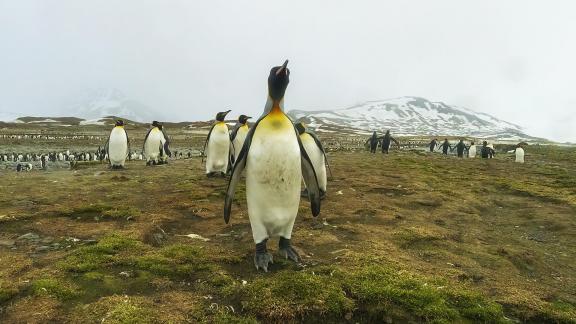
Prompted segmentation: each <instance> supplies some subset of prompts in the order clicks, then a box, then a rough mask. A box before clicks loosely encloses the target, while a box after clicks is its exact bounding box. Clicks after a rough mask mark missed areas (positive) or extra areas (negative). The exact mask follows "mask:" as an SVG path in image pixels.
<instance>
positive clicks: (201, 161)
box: [200, 122, 217, 163]
mask: <svg viewBox="0 0 576 324" xmlns="http://www.w3.org/2000/svg"><path fill="white" fill-rule="evenodd" d="M216 124H217V122H216V123H214V124H213V125H212V127H210V131H208V136H206V142H204V148H203V149H202V160H200V163H203V162H204V157H205V156H206V146H207V145H208V141H209V140H210V135H211V134H212V130H213V129H214V126H216Z"/></svg>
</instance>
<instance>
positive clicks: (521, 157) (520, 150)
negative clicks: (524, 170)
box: [514, 144, 524, 163]
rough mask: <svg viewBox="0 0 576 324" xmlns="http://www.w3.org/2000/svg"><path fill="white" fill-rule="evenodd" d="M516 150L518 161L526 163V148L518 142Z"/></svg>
mask: <svg viewBox="0 0 576 324" xmlns="http://www.w3.org/2000/svg"><path fill="white" fill-rule="evenodd" d="M514 151H515V152H514V153H516V163H524V149H523V148H522V146H521V145H520V144H518V145H517V146H516V149H515V150H514Z"/></svg>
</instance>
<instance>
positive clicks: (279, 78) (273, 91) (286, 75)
mask: <svg viewBox="0 0 576 324" xmlns="http://www.w3.org/2000/svg"><path fill="white" fill-rule="evenodd" d="M287 65H288V60H286V61H285V62H284V64H282V65H281V66H275V67H273V68H272V69H271V70H270V75H269V76H268V95H269V96H270V98H272V100H274V101H281V100H282V98H284V94H285V93H286V88H287V87H288V82H290V70H289V69H288V68H287V67H286V66H287Z"/></svg>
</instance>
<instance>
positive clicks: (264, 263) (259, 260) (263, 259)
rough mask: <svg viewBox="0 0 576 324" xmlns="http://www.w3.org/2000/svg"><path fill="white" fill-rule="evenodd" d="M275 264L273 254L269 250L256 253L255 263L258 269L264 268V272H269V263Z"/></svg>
mask: <svg viewBox="0 0 576 324" xmlns="http://www.w3.org/2000/svg"><path fill="white" fill-rule="evenodd" d="M269 263H270V264H274V260H273V259H272V254H270V253H268V252H264V253H258V252H256V254H255V255H254V265H255V266H256V270H260V269H262V270H264V272H268V264H269Z"/></svg>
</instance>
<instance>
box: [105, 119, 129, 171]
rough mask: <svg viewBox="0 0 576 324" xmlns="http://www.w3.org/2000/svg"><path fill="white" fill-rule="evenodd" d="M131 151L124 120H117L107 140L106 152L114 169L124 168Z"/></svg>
mask: <svg viewBox="0 0 576 324" xmlns="http://www.w3.org/2000/svg"><path fill="white" fill-rule="evenodd" d="M129 151H130V147H129V140H128V134H127V133H126V130H125V129H124V121H123V120H117V121H116V125H115V126H114V128H112V132H110V137H108V142H106V152H108V160H110V167H111V168H112V169H123V168H124V163H125V162H126V157H128V152H129Z"/></svg>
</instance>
